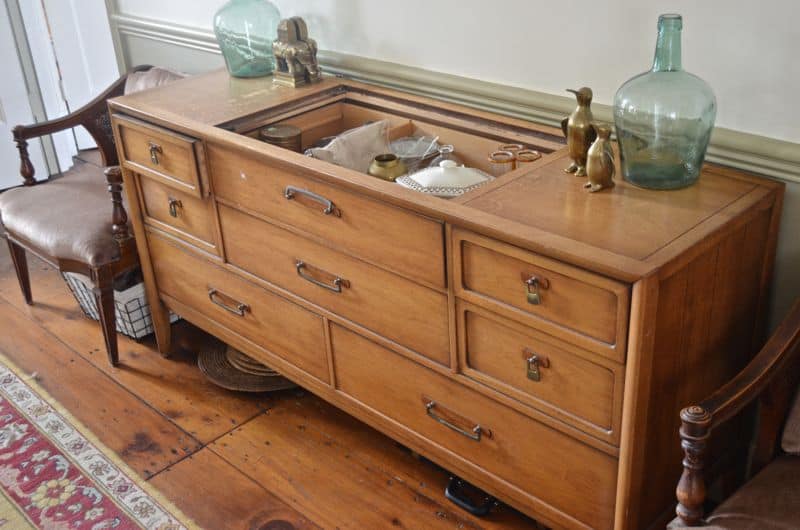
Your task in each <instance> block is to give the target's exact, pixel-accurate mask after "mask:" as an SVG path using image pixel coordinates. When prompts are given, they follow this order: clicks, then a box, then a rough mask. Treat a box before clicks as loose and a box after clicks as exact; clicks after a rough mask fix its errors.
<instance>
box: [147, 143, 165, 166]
mask: <svg viewBox="0 0 800 530" xmlns="http://www.w3.org/2000/svg"><path fill="white" fill-rule="evenodd" d="M147 146H148V149H149V150H150V161H151V162H152V163H153V164H154V165H156V166H157V165H158V164H159V163H160V161H159V159H158V155H161V154H164V150H163V149H161V146H160V145H158V144H157V143H155V142H153V141H150V142H147Z"/></svg>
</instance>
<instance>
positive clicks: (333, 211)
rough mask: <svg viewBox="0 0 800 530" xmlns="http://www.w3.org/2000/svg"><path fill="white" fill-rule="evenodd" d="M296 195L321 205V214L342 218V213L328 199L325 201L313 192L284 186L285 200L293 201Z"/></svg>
mask: <svg viewBox="0 0 800 530" xmlns="http://www.w3.org/2000/svg"><path fill="white" fill-rule="evenodd" d="M297 195H302V196H304V197H308V198H309V199H311V200H312V201H315V202H318V203H320V204H321V205H323V206H324V207H325V208H324V209H323V210H322V213H324V214H325V215H334V216H336V217H341V216H342V211H341V210H340V209H339V208H337V207H336V205H335V204H333V202H332V201H331V200H330V199H326V198H325V197H323V196H322V195H318V194H316V193H314V192H313V191H308V190H304V189H301V188H295V187H294V186H286V189H285V190H283V196H284V197H286V199H287V200H290V201H291V200H292V199H294V198H295V197H296V196H297Z"/></svg>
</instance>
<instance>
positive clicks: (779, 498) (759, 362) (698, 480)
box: [670, 300, 800, 530]
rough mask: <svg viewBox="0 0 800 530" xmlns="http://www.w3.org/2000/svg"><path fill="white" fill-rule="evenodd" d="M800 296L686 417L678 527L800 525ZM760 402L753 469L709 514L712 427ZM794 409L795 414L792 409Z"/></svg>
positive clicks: (764, 529)
mask: <svg viewBox="0 0 800 530" xmlns="http://www.w3.org/2000/svg"><path fill="white" fill-rule="evenodd" d="M798 382H800V300H798V301H797V302H796V303H795V304H794V307H793V308H792V309H791V311H790V312H789V314H788V316H787V317H786V318H785V319H784V321H783V322H782V323H781V325H780V326H779V327H778V329H777V331H776V332H775V333H774V334H773V335H772V337H771V338H770V339H769V341H768V342H767V344H766V345H765V346H764V348H763V349H762V350H761V351H760V352H759V353H758V354H757V355H756V356H755V357H754V358H753V360H752V361H751V362H750V364H748V365H747V366H746V367H745V368H744V369H743V370H742V371H741V372H739V374H737V375H736V376H735V377H734V378H733V379H732V380H730V381H729V382H728V383H726V384H725V385H724V386H722V387H721V388H720V389H719V390H717V391H716V392H714V393H713V394H712V395H711V396H710V397H708V398H707V399H705V400H704V401H702V402H700V403H699V404H697V405H692V406H690V407H686V408H685V409H683V410H682V411H681V413H680V417H681V429H680V438H681V447H683V450H684V454H685V457H684V460H683V474H682V476H681V479H680V482H679V483H678V487H677V491H676V493H677V498H678V506H677V509H676V513H677V516H678V517H677V519H676V520H675V521H673V524H672V525H670V526H671V528H673V529H675V528H681V527H691V526H706V527H709V528H712V527H713V528H725V529H729V530H743V529H748V530H756V529H757V530H769V529H788V528H800V396H798V398H797V400H796V401H795V403H794V405H793V406H792V396H793V395H795V394H797V388H798ZM755 400H759V401H758V405H759V407H758V409H757V414H758V418H757V419H758V421H757V423H756V425H757V431H756V436H755V439H754V444H753V449H752V453H751V462H750V468H751V469H750V474H751V475H754V476H753V478H751V479H750V480H749V481H747V482H746V483H745V484H744V485H743V486H742V487H741V488H739V489H738V490H737V491H736V492H735V493H734V494H733V495H731V496H730V497H729V498H728V499H726V500H725V501H723V502H722V503H721V504H720V505H719V506H718V507H717V508H716V509H715V510H714V511H713V512H712V513H711V514H710V515H708V516H705V514H704V506H703V505H704V503H705V501H706V483H705V480H704V468H705V465H706V462H707V461H708V458H707V457H708V456H709V455H707V445H708V442H709V437H710V435H711V433H712V431H713V430H714V429H715V428H717V427H718V426H720V425H721V424H723V423H725V422H726V421H727V420H729V419H731V418H732V417H734V416H736V415H737V414H738V413H739V412H740V411H742V410H743V409H744V408H745V407H746V406H748V405H750V404H755V402H756V401H755ZM787 412H788V414H787Z"/></svg>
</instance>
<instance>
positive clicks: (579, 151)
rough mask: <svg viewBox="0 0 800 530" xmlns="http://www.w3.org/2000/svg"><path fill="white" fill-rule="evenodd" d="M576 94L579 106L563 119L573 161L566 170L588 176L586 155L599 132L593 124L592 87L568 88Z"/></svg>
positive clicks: (563, 129)
mask: <svg viewBox="0 0 800 530" xmlns="http://www.w3.org/2000/svg"><path fill="white" fill-rule="evenodd" d="M567 92H572V93H573V94H575V98H576V99H577V100H578V106H577V107H575V110H574V111H572V114H570V115H569V117H567V118H564V119H563V120H561V130H562V131H563V132H564V136H565V137H566V138H567V150H568V151H569V158H570V160H571V161H572V163H571V164H570V165H569V167H568V168H566V169H565V170H564V171H566V172H567V173H575V176H576V177H585V176H586V156H587V154H588V153H589V146H590V145H592V142H594V139H595V138H597V132H596V131H595V129H594V125H593V124H592V120H593V118H592V109H591V108H590V106H591V104H592V89H591V88H589V87H583V88H581V89H580V90H572V89H567Z"/></svg>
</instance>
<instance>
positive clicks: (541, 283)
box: [523, 276, 550, 305]
mask: <svg viewBox="0 0 800 530" xmlns="http://www.w3.org/2000/svg"><path fill="white" fill-rule="evenodd" d="M523 281H524V282H525V290H526V296H527V298H528V303H529V304H532V305H540V304H541V303H542V295H541V293H540V292H539V291H540V289H547V288H549V287H550V281H549V280H548V279H547V278H540V277H538V276H531V277H529V278H527V279H525V278H524V276H523Z"/></svg>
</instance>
